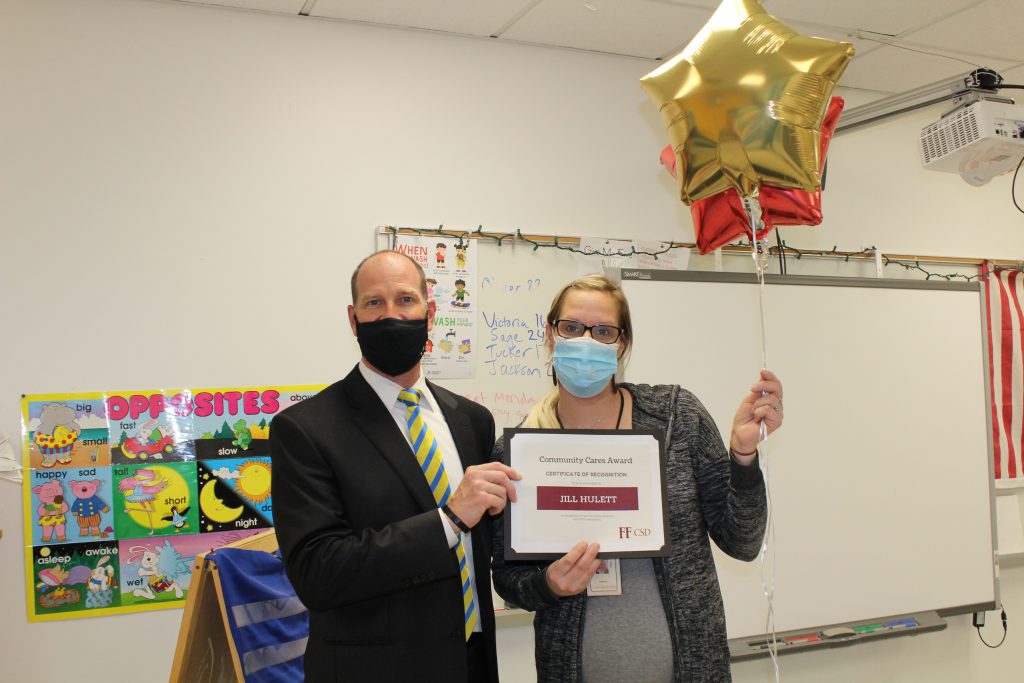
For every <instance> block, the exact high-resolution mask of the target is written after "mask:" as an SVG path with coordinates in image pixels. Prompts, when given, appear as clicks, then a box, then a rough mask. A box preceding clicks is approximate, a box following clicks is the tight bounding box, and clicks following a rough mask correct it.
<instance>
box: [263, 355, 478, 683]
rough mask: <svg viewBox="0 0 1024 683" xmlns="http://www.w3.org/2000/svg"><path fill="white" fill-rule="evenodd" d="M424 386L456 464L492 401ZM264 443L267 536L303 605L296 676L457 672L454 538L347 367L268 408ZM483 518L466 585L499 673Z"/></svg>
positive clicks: (457, 676) (460, 659)
mask: <svg viewBox="0 0 1024 683" xmlns="http://www.w3.org/2000/svg"><path fill="white" fill-rule="evenodd" d="M429 386H430V391H431V392H432V393H433V395H434V397H435V398H436V399H437V403H438V404H439V405H440V408H441V412H442V413H443V414H444V418H445V420H446V421H447V423H448V427H449V429H450V430H451V433H452V438H453V440H454V441H455V445H456V447H457V449H458V451H459V453H458V454H459V457H460V458H461V460H462V465H463V468H465V467H469V466H470V465H476V464H480V463H484V462H487V461H488V459H489V456H490V452H491V447H492V446H493V444H494V419H493V418H492V417H491V414H490V413H489V412H488V411H487V410H486V409H485V408H483V407H482V406H480V405H477V404H476V403H473V402H472V401H469V400H467V399H465V398H462V397H461V396H458V395H456V394H453V393H451V392H450V391H447V390H445V389H442V388H441V387H438V386H436V385H434V384H429ZM270 446H271V454H272V457H273V463H272V473H273V475H272V476H273V487H272V491H273V493H274V525H275V527H276V529H277V538H278V542H279V543H280V546H281V553H282V555H283V557H284V560H285V567H286V570H287V572H288V577H289V579H291V582H292V584H293V585H294V586H295V591H296V593H297V595H298V596H299V599H301V600H302V602H303V603H304V604H305V605H306V607H307V608H308V609H309V614H310V624H309V626H310V629H309V631H310V632H309V643H308V645H307V648H306V658H305V668H306V680H307V681H413V680H416V681H446V682H450V681H465V680H466V679H467V673H466V643H465V632H464V627H463V605H462V586H461V580H460V577H459V567H458V561H457V560H456V558H455V551H454V550H452V549H449V548H448V543H447V540H446V537H445V532H444V528H443V527H442V524H444V522H442V521H441V518H440V516H439V514H438V512H437V504H436V503H435V502H434V498H433V495H432V494H431V492H430V488H429V486H428V485H427V482H426V479H425V478H424V476H423V473H422V472H421V471H420V468H419V465H418V464H417V462H416V458H415V456H414V455H413V453H412V450H411V449H410V448H409V444H408V442H407V441H406V440H405V437H404V435H403V434H402V433H401V431H399V428H398V426H397V425H396V424H395V421H394V419H393V418H392V417H391V414H390V413H389V412H388V410H387V409H386V408H385V407H384V405H383V404H382V403H381V401H380V398H379V397H378V396H377V394H376V393H374V391H373V389H372V388H371V387H370V385H369V384H367V383H366V380H364V379H363V377H362V375H361V374H360V373H359V369H358V367H356V368H355V369H353V370H352V372H350V373H349V375H348V377H346V378H345V379H343V380H341V381H340V382H337V383H336V384H333V385H331V386H329V387H327V388H326V389H324V390H323V391H322V392H320V393H319V394H317V395H316V396H313V397H311V398H308V399H306V400H305V401H302V402H301V403H297V404H296V405H294V406H292V407H290V408H288V409H286V410H284V411H282V412H281V413H280V414H278V415H277V417H275V418H274V420H273V423H272V424H271V428H270ZM483 522H484V523H481V524H477V525H476V527H475V528H474V529H473V532H472V538H473V562H474V566H475V570H476V586H477V591H476V599H477V606H478V609H479V611H480V620H481V624H482V625H483V634H482V635H483V636H484V639H485V645H486V651H487V658H488V665H489V667H488V668H489V674H490V675H489V677H488V680H489V681H497V680H498V667H497V655H496V653H495V639H494V609H493V606H492V604H491V582H490V571H489V569H488V567H489V564H490V562H489V560H490V555H489V552H490V538H489V535H488V534H489V531H488V526H489V525H488V524H487V523H486V520H483ZM473 683H475V682H473Z"/></svg>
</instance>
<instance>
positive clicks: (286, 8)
mask: <svg viewBox="0 0 1024 683" xmlns="http://www.w3.org/2000/svg"><path fill="white" fill-rule="evenodd" d="M185 1H187V2H188V4H192V5H195V4H202V5H213V6H215V7H236V8H239V9H252V10H259V11H261V12H276V13H278V14H298V13H299V10H301V9H302V6H303V5H304V4H305V2H306V0H185Z"/></svg>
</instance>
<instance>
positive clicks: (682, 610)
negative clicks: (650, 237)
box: [492, 275, 782, 683]
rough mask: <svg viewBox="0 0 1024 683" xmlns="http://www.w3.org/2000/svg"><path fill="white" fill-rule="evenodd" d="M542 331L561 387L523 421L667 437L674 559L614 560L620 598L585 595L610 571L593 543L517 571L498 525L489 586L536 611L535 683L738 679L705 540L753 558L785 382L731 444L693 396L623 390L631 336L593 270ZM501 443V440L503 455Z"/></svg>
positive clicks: (741, 417)
mask: <svg viewBox="0 0 1024 683" xmlns="http://www.w3.org/2000/svg"><path fill="white" fill-rule="evenodd" d="M546 334H547V338H546V343H547V347H548V350H549V351H550V353H551V358H552V369H553V372H552V375H553V377H554V381H555V388H554V389H553V390H552V391H551V393H550V394H548V396H546V397H545V398H544V399H543V400H542V401H541V402H540V403H538V404H537V405H536V406H534V408H533V410H532V411H531V412H530V413H529V415H528V416H527V417H526V419H525V420H524V422H523V424H522V425H521V426H523V427H533V428H544V429H588V430H595V429H597V430H600V429H634V428H636V429H658V430H661V431H663V432H664V434H665V441H664V447H665V462H666V469H665V480H666V484H667V489H668V495H667V498H666V503H665V504H666V507H667V514H668V523H669V533H670V535H671V549H670V554H669V556H667V557H657V558H641V559H633V558H630V559H625V558H624V559H621V560H619V561H618V571H619V572H620V577H619V580H620V582H621V595H601V596H597V595H594V596H588V594H587V586H588V584H589V583H590V581H591V579H592V578H593V577H594V575H595V573H597V572H598V571H599V570H600V571H601V572H602V573H603V572H605V571H606V570H608V569H609V568H608V567H606V566H605V564H604V562H603V561H602V560H601V559H600V558H599V555H598V553H599V551H600V548H599V547H598V545H597V544H596V543H588V542H587V541H586V540H581V541H580V542H579V543H578V544H577V545H576V546H575V547H573V548H572V549H571V550H570V551H569V552H568V553H567V554H566V555H564V556H563V557H562V558H560V559H558V560H555V561H554V562H511V561H506V560H505V559H504V536H503V528H502V524H501V522H500V521H497V522H495V523H493V524H492V534H493V539H494V542H493V547H492V572H493V577H494V587H495V589H496V590H497V592H498V594H499V595H501V596H502V597H503V598H505V599H506V600H508V601H509V602H511V603H513V604H515V605H517V606H519V607H522V608H524V609H527V610H531V611H534V612H536V614H535V616H534V621H533V623H534V633H535V652H536V663H537V678H538V680H539V681H541V682H542V683H543V682H546V681H552V682H555V681H557V682H558V683H567V682H574V681H585V682H586V683H602V682H605V681H608V682H612V681H615V682H620V681H629V680H632V681H644V683H655V682H659V683H660V682H662V681H665V682H669V681H675V682H681V681H686V682H692V683H698V682H699V683H706V682H708V681H728V680H730V672H729V648H728V643H727V640H726V628H725V612H724V609H723V606H722V596H721V591H720V590H719V587H718V578H717V576H716V574H715V565H714V560H713V559H712V555H711V544H710V541H711V540H714V542H715V544H716V545H718V547H719V548H721V549H722V550H723V551H724V552H726V553H727V554H729V555H731V556H733V557H736V558H738V559H741V560H748V561H749V560H753V559H754V558H756V557H757V555H758V552H759V550H760V547H761V541H762V538H763V536H764V531H765V524H766V519H767V513H766V511H767V504H766V495H765V487H764V479H763V478H762V476H761V470H760V468H759V467H758V463H757V444H758V442H759V440H760V427H761V423H762V422H763V423H764V424H765V426H766V427H767V431H768V432H769V433H770V432H772V431H774V430H775V429H777V428H778V427H779V426H780V425H781V424H782V385H781V383H780V382H779V380H778V378H777V377H776V376H775V375H774V374H772V373H771V372H768V371H766V370H765V371H762V372H761V374H760V377H759V378H758V379H757V381H756V382H755V383H754V384H753V386H751V387H750V390H749V392H748V393H746V394H745V395H744V396H743V398H742V400H741V401H740V405H739V408H738V409H737V411H736V415H735V417H734V419H733V424H732V428H731V431H730V433H729V441H728V445H726V444H725V443H723V440H722V437H721V435H720V433H719V431H718V428H717V427H716V426H715V424H714V422H713V421H712V419H711V416H710V415H709V414H708V412H707V410H706V409H705V408H704V406H703V405H701V403H700V401H698V400H697V398H696V397H695V396H694V395H693V394H692V393H690V392H689V391H688V390H687V389H684V388H682V387H680V386H678V385H657V386H651V385H634V384H629V383H626V382H621V383H620V382H616V381H615V375H616V373H617V371H618V370H619V369H620V367H621V365H622V363H623V362H624V359H625V358H626V357H628V354H629V350H630V347H631V345H632V341H633V329H632V325H631V322H630V317H629V304H628V303H627V301H626V298H625V296H624V295H623V293H622V290H621V289H620V288H619V287H618V285H616V284H615V283H614V282H611V281H610V280H607V279H605V278H603V277H601V276H598V275H590V276H587V277H584V278H580V279H578V280H575V281H573V282H571V283H569V284H568V285H566V286H565V287H563V288H562V290H561V291H560V292H559V293H558V295H557V296H556V297H555V299H554V301H553V302H552V305H551V310H550V311H549V312H548V316H547V327H546ZM665 362H666V363H670V362H672V359H671V358H666V359H665ZM503 446H504V444H503V442H502V441H500V440H499V441H498V443H497V444H496V445H495V453H494V456H493V457H494V459H496V460H498V459H500V458H501V457H502V455H503Z"/></svg>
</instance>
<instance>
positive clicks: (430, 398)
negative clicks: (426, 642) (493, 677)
mask: <svg viewBox="0 0 1024 683" xmlns="http://www.w3.org/2000/svg"><path fill="white" fill-rule="evenodd" d="M359 373H360V374H361V375H362V376H363V379H365V380H366V383H367V384H369V385H370V388H371V389H373V391H374V393H376V394H377V396H378V397H379V398H380V401H381V403H383V404H384V407H385V408H387V409H388V412H389V413H391V417H392V418H394V420H395V424H396V425H398V429H399V431H401V432H402V435H403V436H404V437H405V441H406V443H408V444H409V455H410V456H411V457H413V458H415V457H416V456H415V454H414V453H413V450H412V439H410V438H409V426H408V423H407V422H406V420H405V416H406V413H407V412H408V409H409V407H408V406H407V405H406V404H404V403H402V402H401V401H399V400H398V393H399V392H400V391H402V390H403V389H405V387H403V386H400V385H398V384H396V383H395V382H392V381H391V380H390V379H388V378H387V377H384V376H383V375H379V374H377V373H376V372H374V371H373V370H371V369H370V368H369V367H367V366H366V363H364V362H363V361H361V360H360V361H359ZM410 389H419V390H420V391H421V392H423V398H422V399H420V415H421V416H422V417H423V420H424V422H426V423H427V427H429V428H430V431H431V433H433V435H434V438H435V439H436V440H437V447H438V448H439V449H440V450H441V462H443V463H444V472H445V475H447V477H448V485H449V486H450V487H451V490H452V493H455V489H457V488H459V484H460V483H462V475H463V471H462V461H461V460H460V459H459V451H458V449H456V448H455V441H454V439H452V433H451V430H449V429H448V423H447V422H445V419H444V415H443V414H442V413H441V408H440V407H439V406H438V405H437V400H436V399H435V398H434V395H433V394H432V393H430V389H429V388H428V387H427V382H426V380H425V379H424V378H423V375H420V377H419V379H417V380H416V382H415V383H414V384H413V385H412V386H411V387H410ZM424 481H426V477H424ZM437 513H438V515H440V517H441V526H442V527H444V534H445V537H446V538H447V539H448V547H449V548H454V547H455V544H456V543H458V540H459V534H457V533H456V532H455V530H454V529H452V525H451V524H450V523H449V522H448V516H447V515H445V514H444V512H442V511H441V509H440V508H438V510H437ZM462 549H463V550H464V551H465V553H466V566H467V567H468V569H469V579H470V581H472V583H473V595H479V593H478V592H477V589H476V571H475V570H474V568H473V539H472V538H471V537H470V535H469V534H462ZM476 608H477V610H479V609H480V599H479V598H477V599H476ZM482 621H483V620H482V619H480V618H478V619H477V620H476V626H475V627H474V628H473V630H474V631H483V626H482Z"/></svg>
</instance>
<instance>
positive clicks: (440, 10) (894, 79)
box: [164, 0, 1024, 105]
mask: <svg viewBox="0 0 1024 683" xmlns="http://www.w3.org/2000/svg"><path fill="white" fill-rule="evenodd" d="M164 1H166V2H173V3H183V4H191V5H211V6H219V7H231V8H237V9H243V10H249V11H259V12H271V13H277V14H290V15H302V16H307V17H309V20H310V21H323V20H335V21H349V22H360V23H370V24H380V25H386V26H393V27H399V28H406V29H420V30H429V31H438V32H443V33H451V34H457V35H461V36H475V37H479V38H483V39H495V40H504V41H508V42H517V43H526V44H531V45H547V46H555V47H562V48H570V49H577V50H589V51H595V52H602V53H611V54H617V55H625V56H630V57H638V58H642V59H649V60H651V61H652V63H653V61H654V60H657V59H665V58H667V57H670V56H672V55H673V54H675V53H676V52H678V51H679V50H680V49H682V48H683V47H685V46H686V44H687V43H688V42H689V41H690V39H691V38H692V37H693V36H694V35H695V34H696V33H697V31H698V30H699V29H700V28H701V27H702V26H703V25H704V24H705V23H706V22H707V20H708V19H709V18H710V17H711V14H712V12H713V11H714V8H715V7H717V6H718V4H719V2H718V0H164ZM762 5H763V6H764V8H765V9H766V10H767V11H768V12H769V13H771V14H773V15H775V16H777V17H778V18H780V19H783V20H785V21H786V22H788V23H789V24H791V25H792V26H793V27H794V28H796V29H797V30H799V31H800V32H802V33H804V34H807V35H814V36H820V37H823V38H832V39H836V40H845V41H849V42H852V43H853V44H854V46H855V47H856V49H857V55H856V56H855V57H854V59H853V62H852V63H851V64H850V66H849V68H847V70H846V73H845V74H844V75H843V77H842V80H841V81H840V86H842V90H843V94H844V95H845V96H846V98H847V100H849V101H850V104H852V105H860V104H865V103H867V102H870V101H872V100H874V99H878V98H880V97H883V96H885V95H888V94H892V93H901V92H905V91H907V90H910V89H913V88H915V87H917V86H921V85H926V84H929V83H932V82H935V81H938V80H941V79H944V78H947V77H952V76H957V75H959V74H962V73H965V72H967V71H970V70H971V69H973V68H976V67H978V66H985V67H989V68H992V69H995V70H996V71H998V72H999V73H1001V74H1002V75H1003V77H1004V78H1005V79H1006V82H1007V83H1022V82H1024V40H1022V39H1021V38H1022V36H1021V34H1022V29H1024V0H762Z"/></svg>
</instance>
